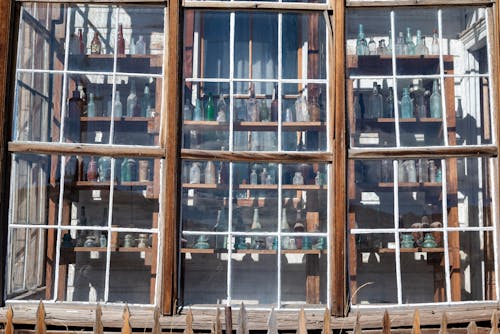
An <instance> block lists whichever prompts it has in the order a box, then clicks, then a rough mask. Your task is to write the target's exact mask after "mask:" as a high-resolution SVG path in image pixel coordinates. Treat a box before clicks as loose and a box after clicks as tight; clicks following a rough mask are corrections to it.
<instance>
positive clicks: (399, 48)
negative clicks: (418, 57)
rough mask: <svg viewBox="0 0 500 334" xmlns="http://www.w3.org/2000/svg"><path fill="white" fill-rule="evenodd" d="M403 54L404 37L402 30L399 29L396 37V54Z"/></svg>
mask: <svg viewBox="0 0 500 334" xmlns="http://www.w3.org/2000/svg"><path fill="white" fill-rule="evenodd" d="M404 54H405V38H404V35H403V32H402V31H400V32H399V35H398V38H397V39H396V56H402V55H404Z"/></svg>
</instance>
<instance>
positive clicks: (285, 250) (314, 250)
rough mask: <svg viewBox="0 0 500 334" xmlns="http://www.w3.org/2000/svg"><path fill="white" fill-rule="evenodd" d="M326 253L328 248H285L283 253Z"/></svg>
mask: <svg viewBox="0 0 500 334" xmlns="http://www.w3.org/2000/svg"><path fill="white" fill-rule="evenodd" d="M322 252H325V253H326V250H321V249H283V250H282V251H281V253H282V254H321V253H322Z"/></svg>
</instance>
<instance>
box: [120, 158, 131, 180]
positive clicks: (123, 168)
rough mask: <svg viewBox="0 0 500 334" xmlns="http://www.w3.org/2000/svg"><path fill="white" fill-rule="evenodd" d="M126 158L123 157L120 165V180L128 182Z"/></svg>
mask: <svg viewBox="0 0 500 334" xmlns="http://www.w3.org/2000/svg"><path fill="white" fill-rule="evenodd" d="M127 165H128V158H123V160H122V163H121V165H120V181H121V182H128V181H130V175H129V174H128V170H127Z"/></svg>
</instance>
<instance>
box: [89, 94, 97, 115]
mask: <svg viewBox="0 0 500 334" xmlns="http://www.w3.org/2000/svg"><path fill="white" fill-rule="evenodd" d="M95 115H96V114H95V101H94V93H90V94H89V101H88V102H87V117H95Z"/></svg>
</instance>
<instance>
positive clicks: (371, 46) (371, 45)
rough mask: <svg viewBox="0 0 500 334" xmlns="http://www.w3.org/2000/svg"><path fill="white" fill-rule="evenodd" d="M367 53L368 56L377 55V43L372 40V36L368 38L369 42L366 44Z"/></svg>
mask: <svg viewBox="0 0 500 334" xmlns="http://www.w3.org/2000/svg"><path fill="white" fill-rule="evenodd" d="M368 53H369V54H370V56H374V55H376V54H377V43H375V40H374V39H373V36H372V37H370V41H369V42H368Z"/></svg>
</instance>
